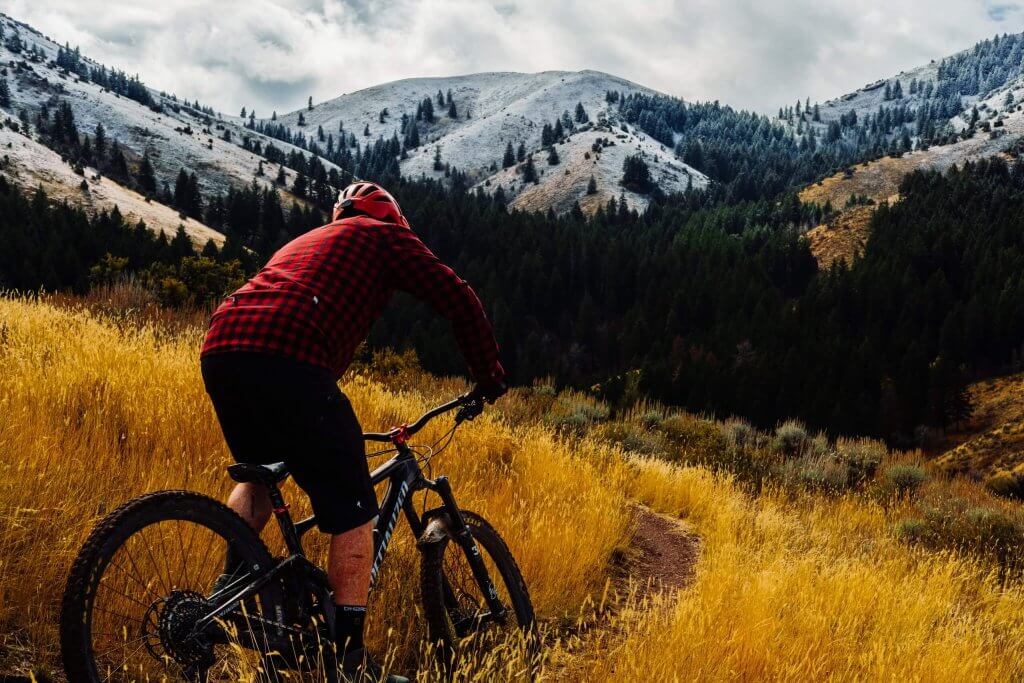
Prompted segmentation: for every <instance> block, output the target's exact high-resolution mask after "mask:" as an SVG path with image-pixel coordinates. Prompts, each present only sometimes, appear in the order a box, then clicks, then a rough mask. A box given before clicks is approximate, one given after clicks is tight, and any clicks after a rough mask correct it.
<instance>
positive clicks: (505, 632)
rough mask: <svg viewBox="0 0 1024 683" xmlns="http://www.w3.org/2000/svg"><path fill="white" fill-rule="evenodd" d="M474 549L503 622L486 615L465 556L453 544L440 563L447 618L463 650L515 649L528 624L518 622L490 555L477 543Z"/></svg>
mask: <svg viewBox="0 0 1024 683" xmlns="http://www.w3.org/2000/svg"><path fill="white" fill-rule="evenodd" d="M477 547H478V548H479V549H480V556H481V557H482V558H483V560H484V564H485V566H486V567H487V573H488V575H489V576H490V577H491V581H492V583H493V584H494V587H495V589H496V590H497V592H498V599H499V600H500V601H501V604H502V605H503V606H504V608H505V618H504V623H502V622H499V621H496V620H494V619H493V618H492V617H491V616H490V608H489V607H488V605H487V601H486V599H485V598H484V595H483V591H482V590H481V589H480V586H479V584H478V583H477V581H476V578H475V577H474V576H473V571H472V569H471V568H470V566H469V561H468V560H467V558H466V553H465V551H464V550H463V549H462V547H461V546H459V545H458V544H457V543H454V542H449V543H448V544H447V547H446V548H445V552H444V560H443V563H442V566H443V570H444V577H445V596H444V598H445V608H446V610H447V612H448V618H449V619H450V620H451V622H452V625H453V627H454V631H455V634H456V635H457V636H458V637H459V639H460V642H461V646H462V649H464V650H493V649H494V648H496V647H500V648H505V647H516V648H518V647H520V646H521V645H522V641H523V637H524V635H525V630H526V629H527V627H528V626H529V625H528V624H520V623H519V621H518V618H517V615H516V612H515V607H514V603H513V601H512V596H511V594H510V592H509V590H508V586H507V585H506V584H505V580H504V578H503V576H502V574H501V571H500V570H499V568H498V566H497V564H496V563H495V562H494V560H493V558H492V557H491V555H490V553H489V552H487V549H486V548H484V547H483V545H481V544H479V542H478V544H477Z"/></svg>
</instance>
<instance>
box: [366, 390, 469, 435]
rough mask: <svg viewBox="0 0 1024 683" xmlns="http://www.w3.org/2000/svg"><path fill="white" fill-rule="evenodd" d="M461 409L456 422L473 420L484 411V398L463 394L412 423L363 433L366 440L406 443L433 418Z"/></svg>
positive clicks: (432, 409)
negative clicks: (388, 429) (382, 430)
mask: <svg viewBox="0 0 1024 683" xmlns="http://www.w3.org/2000/svg"><path fill="white" fill-rule="evenodd" d="M457 408H459V409H461V410H459V413H458V415H456V416H455V424H460V423H462V422H464V421H465V420H472V419H473V418H474V417H476V416H477V415H479V414H480V413H482V412H483V411H484V400H483V399H482V398H480V397H479V396H476V395H474V394H473V393H468V394H463V395H462V396H459V397H458V398H456V399H453V400H451V401H448V403H444V404H442V405H439V406H437V407H436V408H431V409H430V410H428V411H427V412H425V413H423V414H422V415H420V417H419V419H417V420H416V421H415V422H413V423H412V424H407V425H401V426H399V427H392V428H391V430H390V431H387V432H366V433H364V434H363V440H364V441H381V442H384V443H393V444H396V445H399V444H404V443H405V442H406V441H407V440H408V439H409V437H411V436H412V435H413V434H415V433H416V432H418V431H420V430H421V429H423V428H424V427H425V426H426V425H427V423H428V422H430V421H431V420H433V419H434V418H435V417H437V416H439V415H444V414H445V413H448V412H451V411H453V410H455V409H457Z"/></svg>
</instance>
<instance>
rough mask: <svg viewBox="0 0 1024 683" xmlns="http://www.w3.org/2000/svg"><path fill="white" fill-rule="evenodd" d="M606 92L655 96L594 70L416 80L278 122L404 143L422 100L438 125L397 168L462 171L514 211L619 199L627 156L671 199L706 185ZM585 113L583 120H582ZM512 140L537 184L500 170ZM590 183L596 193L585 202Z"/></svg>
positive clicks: (429, 173)
mask: <svg viewBox="0 0 1024 683" xmlns="http://www.w3.org/2000/svg"><path fill="white" fill-rule="evenodd" d="M609 92H619V93H622V94H629V93H633V92H644V93H653V92H654V91H652V90H650V89H648V88H644V87H643V86H640V85H637V84H635V83H632V82H630V81H627V80H625V79H622V78H618V77H616V76H612V75H609V74H606V73H601V72H598V71H579V72H568V71H545V72H541V73H535V74H527V73H511V72H501V73H481V74H473V75H468V76H454V77H448V78H413V79H406V80H400V81H394V82H392V83H385V84H383V85H378V86H375V87H372V88H367V89H365V90H360V91H358V92H354V93H350V94H345V95H342V96H340V97H338V98H335V99H333V100H330V101H329V102H324V103H321V104H317V105H314V106H313V107H312V108H305V109H302V110H299V111H295V112H291V113H289V114H286V115H284V116H281V117H279V118H278V122H279V123H282V124H284V125H286V126H288V127H289V128H291V129H296V130H301V129H303V128H304V129H305V130H307V131H309V132H310V134H317V135H319V132H320V130H321V129H322V130H323V131H326V133H327V134H333V135H335V136H337V135H338V134H339V133H340V131H341V130H346V131H351V132H353V133H354V134H355V135H356V136H357V138H360V139H371V140H372V139H375V138H378V137H381V136H383V137H385V138H389V137H391V136H393V135H394V136H398V137H399V139H403V137H404V133H403V130H404V129H405V128H406V127H405V126H403V119H405V120H409V119H410V118H411V119H414V120H415V118H416V116H417V110H418V109H421V108H422V106H423V104H424V100H427V101H430V102H431V108H432V109H433V117H434V121H432V122H426V121H424V122H422V123H421V124H420V127H421V129H422V130H423V132H421V133H419V135H420V137H421V139H420V145H419V146H418V147H416V148H415V149H413V150H411V151H410V153H409V155H408V158H406V159H403V160H402V161H401V164H400V166H401V170H402V173H403V174H404V175H406V176H410V177H420V176H426V177H434V178H439V177H441V176H443V175H444V170H438V169H437V168H436V166H437V163H436V162H437V160H438V158H439V159H440V164H441V165H442V166H443V165H445V164H448V165H450V166H452V167H455V168H457V169H458V170H460V171H462V172H465V173H466V174H468V176H469V180H470V182H471V183H472V184H475V185H477V186H478V187H481V188H483V189H484V190H485V191H487V192H496V191H497V190H498V188H499V187H500V188H502V190H503V192H504V193H505V194H506V196H507V197H508V198H509V199H510V203H511V205H512V206H513V207H516V208H523V209H530V210H537V209H540V210H544V209H547V208H553V209H554V210H555V211H557V212H561V211H566V210H568V209H569V208H571V206H572V204H573V202H575V201H579V202H580V203H581V205H582V206H583V207H584V208H587V207H588V206H596V204H597V203H598V202H606V201H607V200H608V199H609V198H611V197H614V196H618V195H620V193H622V192H623V188H622V187H621V185H620V184H619V181H620V179H621V178H622V166H623V161H624V160H625V157H626V156H627V155H629V154H641V155H642V156H643V158H644V160H645V161H646V162H647V164H648V166H649V167H650V169H651V175H652V176H653V179H654V180H655V181H656V182H657V183H658V184H659V185H660V186H661V188H662V189H663V190H664V191H666V192H673V191H682V190H685V189H686V187H687V186H690V185H692V186H693V187H695V188H700V187H704V186H705V185H706V184H707V182H708V179H707V178H706V177H705V176H704V175H703V174H701V173H700V172H699V171H696V170H694V169H692V168H690V167H689V166H687V165H686V164H684V163H683V162H682V161H681V160H680V159H678V158H677V157H676V156H675V154H674V153H673V151H672V150H671V149H666V148H665V147H664V146H663V145H661V144H660V143H658V142H657V141H654V140H651V139H650V138H649V137H648V136H646V135H645V134H643V133H642V132H640V131H636V130H634V129H633V128H632V127H629V126H623V124H622V122H621V121H619V119H618V116H617V113H616V111H617V109H616V108H615V107H614V106H612V105H610V104H609V103H608V101H607V100H606V96H607V94H608V93H609ZM452 104H453V105H454V107H452V106H451V105H452ZM579 107H582V112H583V113H584V116H583V117H580V118H584V119H586V121H585V122H583V121H577V120H576V119H577V110H578V108H579ZM452 114H454V115H452ZM300 117H301V123H302V124H303V125H302V126H300V125H299V124H300ZM556 122H562V127H563V130H564V134H565V137H564V141H563V142H561V143H556V144H555V150H556V152H557V156H558V157H559V159H560V161H559V162H558V163H556V164H551V163H549V161H548V156H549V154H548V152H547V151H542V146H543V145H542V132H543V129H544V126H545V124H550V125H551V126H552V127H554V126H555V125H556ZM510 143H511V145H512V147H513V149H514V150H516V151H517V152H518V149H519V147H520V145H523V146H524V148H525V151H526V152H527V154H528V155H529V156H532V157H533V161H534V164H535V166H536V169H537V173H538V182H537V183H536V184H535V183H532V182H524V181H523V170H524V163H525V161H519V160H518V159H517V161H516V164H515V165H514V166H512V167H511V168H507V169H506V168H503V163H502V162H503V156H504V154H505V151H506V148H507V145H509V144H510ZM438 151H440V155H439V157H438ZM591 176H594V180H595V183H596V185H597V192H596V193H594V194H590V195H588V194H587V186H588V184H589V179H590V177H591ZM626 195H627V201H628V202H629V204H630V205H631V206H633V207H635V208H639V209H641V210H642V209H643V208H644V207H646V204H647V198H646V196H644V195H641V194H636V193H632V192H628V191H626Z"/></svg>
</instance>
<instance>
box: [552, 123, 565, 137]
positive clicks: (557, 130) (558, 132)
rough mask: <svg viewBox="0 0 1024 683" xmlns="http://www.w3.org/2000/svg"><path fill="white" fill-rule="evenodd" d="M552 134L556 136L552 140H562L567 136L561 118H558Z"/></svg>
mask: <svg viewBox="0 0 1024 683" xmlns="http://www.w3.org/2000/svg"><path fill="white" fill-rule="evenodd" d="M551 135H552V137H553V138H554V139H553V140H552V142H554V141H560V140H562V138H564V137H565V129H564V128H563V127H562V120H561V119H558V120H556V121H555V127H554V129H553V130H552V131H551Z"/></svg>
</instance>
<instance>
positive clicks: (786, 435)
mask: <svg viewBox="0 0 1024 683" xmlns="http://www.w3.org/2000/svg"><path fill="white" fill-rule="evenodd" d="M806 445H807V428H806V427H804V425H803V423H801V422H799V421H798V420H786V421H785V422H783V423H782V424H781V425H779V426H778V427H777V428H776V429H775V439H774V440H773V441H772V447H773V448H774V449H775V450H776V451H778V452H779V453H782V454H783V455H785V456H786V457H791V458H795V457H797V456H798V455H800V454H801V453H802V452H803V450H804V448H805V447H806Z"/></svg>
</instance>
